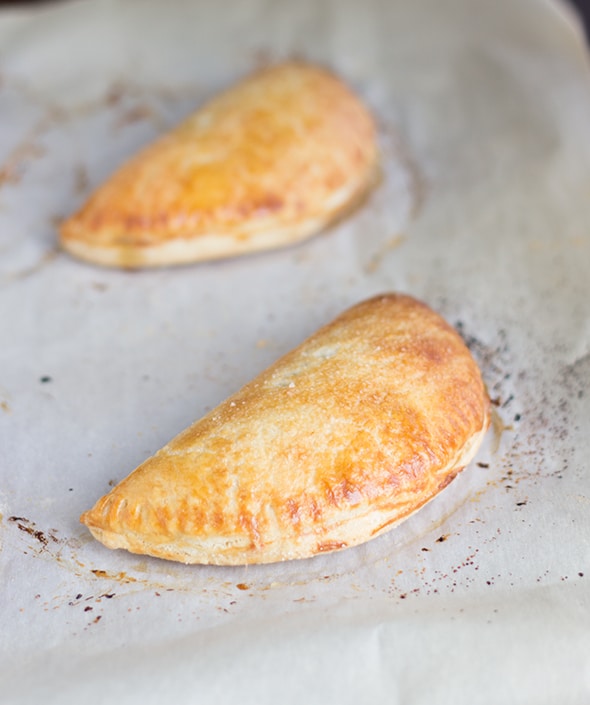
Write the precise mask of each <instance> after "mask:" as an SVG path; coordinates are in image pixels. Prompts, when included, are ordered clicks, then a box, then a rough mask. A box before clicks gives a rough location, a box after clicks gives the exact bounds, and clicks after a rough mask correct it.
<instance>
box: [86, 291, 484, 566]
mask: <svg viewBox="0 0 590 705" xmlns="http://www.w3.org/2000/svg"><path fill="white" fill-rule="evenodd" d="M488 424H489V401H488V396H487V393H486V390H485V387H484V384H483V382H482V379H481V375H480V372H479V369H478V367H477V365H476V363H475V362H474V360H473V358H472V357H471V355H470V353H469V351H468V349H467V348H466V346H465V345H464V343H463V341H462V340H461V338H460V337H459V335H458V334H457V333H456V332H455V331H454V330H453V329H452V328H451V327H450V326H449V325H448V324H447V323H445V321H444V320H443V319H442V318H440V316H438V315H437V314H435V313H434V312H433V311H432V310H430V309H429V308H428V307H427V306H425V305H424V304H422V303H420V302H418V301H416V300H414V299H412V298H410V297H408V296H404V295H396V294H389V295H384V296H379V297H377V298H373V299H371V300H369V301H366V302H364V303H361V304H358V305H357V306H354V307H353V308H351V309H349V310H348V311H346V312H345V313H343V314H342V315H340V316H339V317H338V318H336V320H334V321H333V322H332V323H330V324H329V325H327V326H325V327H324V328H322V329H321V330H319V331H318V332H317V333H315V334H314V335H312V336H311V337H310V338H309V339H308V340H306V341H305V342H304V343H303V344H302V345H300V346H299V347H297V348H296V349H295V350H293V351H292V352H290V353H288V354H287V355H285V356H284V357H283V358H282V359H280V360H279V361H278V362H276V363H275V364H273V365H272V366H271V367H269V368H268V369H267V370H266V371H265V372H263V373H262V374H261V375H260V376H258V377H257V378H256V379H254V380H253V381H252V382H250V383H249V384H247V385H246V386H245V387H243V388H242V389H241V390H240V391H238V392H237V393H236V394H234V395H233V396H231V397H230V398H229V399H227V400H226V401H224V402H223V403H222V404H221V405H220V406H218V407H217V408H216V409H214V410H213V411H211V412H210V413H209V414H207V415H206V416H205V417H203V418H202V419H201V420H200V421H197V422H196V423H195V424H193V425H192V426H190V427H189V428H187V429H186V430H185V431H184V432H182V433H181V434H180V435H178V436H177V437H176V438H174V439H173V440H172V441H171V442H170V443H169V444H168V445H166V446H165V447H164V448H162V449H161V450H160V451H159V452H158V453H156V454H155V455H154V456H153V457H152V458H149V459H148V460H146V461H145V462H144V463H143V464H142V465H140V466H139V467H138V468H137V469H136V470H135V471H134V472H132V473H131V475H129V477H127V479H125V480H123V481H122V482H121V483H120V484H119V485H117V486H116V487H115V488H114V489H113V490H112V491H111V492H109V494H107V495H106V496H104V497H103V498H102V499H100V500H99V501H98V502H97V504H96V505H95V506H94V508H93V509H91V510H90V511H88V512H86V513H85V514H83V515H82V522H83V523H84V524H86V525H87V526H88V528H89V529H90V531H91V532H92V533H93V534H94V536H95V537H96V538H97V539H98V540H99V541H101V542H102V543H104V544H105V545H106V546H108V547H109V548H125V549H127V550H129V551H132V552H134V553H143V554H149V555H152V556H158V557H160V558H167V559H171V560H176V561H182V562H184V563H213V564H219V565H240V564H249V563H268V562H273V561H283V560H287V559H292V558H305V557H308V556H314V555H316V554H321V553H327V552H329V551H336V550H338V549H342V548H345V547H347V546H354V545H356V544H360V543H362V542H364V541H367V540H369V539H371V538H373V537H375V536H378V535H379V534H381V533H383V532H384V531H387V530H389V529H391V528H392V527H393V526H395V525H396V524H397V523H399V522H400V521H402V520H403V519H405V518H407V517H408V516H409V515H410V514H412V513H413V512H414V511H415V510H416V509H418V508H419V507H421V506H422V505H424V504H425V503H426V502H428V501H429V500H430V499H432V498H433V497H434V496H435V495H436V494H437V493H438V492H440V490H442V489H443V488H444V487H446V486H447V485H448V484H449V482H451V480H453V478H454V477H455V476H456V475H457V473H458V472H459V471H460V470H462V469H463V467H464V466H465V465H466V464H467V463H469V461H470V460H471V459H472V458H473V456H474V454H475V452H476V450H477V448H478V446H479V444H480V442H481V440H482V437H483V435H484V433H485V431H486V429H487V427H488Z"/></svg>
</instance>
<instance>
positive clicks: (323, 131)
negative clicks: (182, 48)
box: [61, 61, 378, 267]
mask: <svg viewBox="0 0 590 705" xmlns="http://www.w3.org/2000/svg"><path fill="white" fill-rule="evenodd" d="M377 164H378V157H377V146H376V138H375V129H374V125H373V121H372V118H371V116H370V114H369V113H368V111H367V110H366V108H365V107H364V106H363V105H362V104H361V103H360V101H359V100H358V99H357V98H356V97H355V96H354V95H353V93H352V92H351V91H350V90H349V89H348V88H347V87H346V86H345V85H344V84H343V83H342V82H341V81H340V80H339V79H338V78H337V77H336V76H334V75H333V74H332V73H330V72H329V71H327V70H325V69H322V68H319V67H317V66H312V65H309V64H306V63H303V62H296V61H292V62H288V63H284V64H281V65H278V66H275V67H273V68H268V69H266V70H263V71H260V72H258V73H256V74H254V75H253V76H251V77H250V78H248V79H246V80H244V81H243V82H242V83H239V84H238V85H237V86H235V87H234V88H231V89H230V90H228V91H227V92H226V93H223V94H221V95H220V96H218V97H217V98H215V99H214V100H212V101H211V102H210V103H209V104H208V105H206V106H205V107H203V108H202V109H201V110H199V111H197V112H196V113H194V114H193V115H192V116H190V117H189V118H188V119H187V120H185V121H184V122H183V123H182V124H180V125H179V126H178V127H177V128H176V129H175V130H173V131H172V132H170V133H168V134H166V135H164V136H163V137H161V138H160V139H158V140H157V141H156V142H154V143H153V144H152V145H150V146H148V147H147V148H145V149H144V150H143V151H141V152H140V153H139V154H137V155H136V156H135V157H134V158H132V159H131V160H130V161H129V162H127V163H126V164H124V165H123V166H122V167H121V168H120V169H119V170H118V171H116V172H115V173H114V174H113V175H112V176H111V177H110V179H109V180H108V181H107V182H106V183H105V184H104V185H103V186H101V187H100V188H99V189H98V190H97V191H96V192H95V193H94V195H92V196H91V198H90V199H89V200H88V202H87V203H86V204H85V205H84V206H83V207H82V209H81V210H80V211H79V212H78V213H76V214H75V215H73V216H72V217H71V218H69V219H68V220H66V221H65V222H64V223H63V224H62V226H61V244H62V246H63V247H64V248H65V249H66V250H67V251H68V252H70V253H71V254H73V255H75V256H77V257H80V258H82V259H85V260H89V261H91V262H94V263H96V264H103V265H111V266H120V267H151V266H159V265H170V264H179V263H184V262H195V261H198V260H206V259H214V258H219V257H228V256H232V255H238V254H242V253H246V252H252V251H255V250H263V249H268V248H274V247H281V246H284V245H288V244H290V243H293V242H296V241H298V240H301V239H303V238H306V237H308V236H310V235H312V234H314V233H316V232H318V231H319V230H321V229H322V228H324V227H325V226H326V225H327V224H328V223H330V222H331V221H332V220H334V219H335V218H337V217H339V216H340V215H342V214H343V213H344V212H346V211H347V210H348V209H350V208H352V207H353V206H355V205H356V204H358V202H359V201H360V200H361V199H362V198H363V197H364V196H365V195H366V193H367V192H368V190H369V189H370V188H371V186H372V185H373V184H374V183H375V181H376V175H377V172H378V167H377Z"/></svg>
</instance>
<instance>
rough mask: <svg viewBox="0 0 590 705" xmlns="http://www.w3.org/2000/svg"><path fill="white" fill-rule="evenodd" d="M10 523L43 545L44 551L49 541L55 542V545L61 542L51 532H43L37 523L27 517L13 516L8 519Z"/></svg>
mask: <svg viewBox="0 0 590 705" xmlns="http://www.w3.org/2000/svg"><path fill="white" fill-rule="evenodd" d="M8 521H10V522H12V523H14V524H15V525H16V527H17V529H19V531H23V532H24V533H26V534H28V535H29V536H32V537H33V538H34V539H36V540H37V541H38V542H39V543H40V544H41V546H42V547H43V549H44V548H46V547H47V545H48V544H49V541H53V542H54V543H58V542H59V539H58V538H57V537H56V536H54V534H53V533H52V532H51V531H48V532H43V531H41V530H40V529H37V526H36V524H35V522H34V521H30V520H29V519H26V518H25V517H17V516H11V517H8Z"/></svg>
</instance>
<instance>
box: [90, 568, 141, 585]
mask: <svg viewBox="0 0 590 705" xmlns="http://www.w3.org/2000/svg"><path fill="white" fill-rule="evenodd" d="M90 572H91V573H92V574H93V575H95V576H96V577H97V578H104V579H107V580H115V581H117V582H120V583H123V585H126V584H127V583H136V582H137V578H133V577H132V576H131V575H127V573H125V572H123V571H121V572H119V573H109V572H108V571H106V570H99V569H98V568H93V569H91V570H90Z"/></svg>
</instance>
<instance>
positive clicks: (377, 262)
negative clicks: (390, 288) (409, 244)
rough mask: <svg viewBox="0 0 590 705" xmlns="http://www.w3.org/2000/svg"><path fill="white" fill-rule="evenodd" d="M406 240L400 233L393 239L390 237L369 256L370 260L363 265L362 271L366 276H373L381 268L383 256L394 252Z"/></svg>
mask: <svg viewBox="0 0 590 705" xmlns="http://www.w3.org/2000/svg"><path fill="white" fill-rule="evenodd" d="M405 240H406V236H405V235H403V234H402V233H397V234H396V235H394V236H393V237H390V238H389V239H388V240H385V242H383V243H382V244H381V246H380V247H379V249H378V250H377V252H375V253H374V254H373V255H371V258H370V259H369V261H368V262H367V263H366V264H365V266H364V270H365V272H366V273H367V274H373V272H376V271H377V269H379V267H380V266H381V264H382V262H383V259H384V258H385V255H387V253H388V252H390V251H391V250H395V249H396V248H397V247H399V246H400V245H401V244H402V243H403V242H404V241H405Z"/></svg>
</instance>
